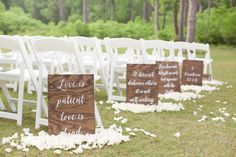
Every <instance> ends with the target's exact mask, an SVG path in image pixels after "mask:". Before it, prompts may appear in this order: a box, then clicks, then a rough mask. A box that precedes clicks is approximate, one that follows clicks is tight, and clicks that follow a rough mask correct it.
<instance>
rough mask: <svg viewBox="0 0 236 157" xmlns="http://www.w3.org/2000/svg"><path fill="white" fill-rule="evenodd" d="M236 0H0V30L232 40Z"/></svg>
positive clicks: (235, 27) (235, 30)
mask: <svg viewBox="0 0 236 157" xmlns="http://www.w3.org/2000/svg"><path fill="white" fill-rule="evenodd" d="M235 19H236V0H1V1H0V33H1V34H10V35H14V34H20V35H47V36H49V35H54V36H65V35H67V36H77V35H80V36H97V37H99V38H104V37H130V38H135V39H139V38H144V39H163V40H179V41H189V42H193V41H197V42H204V43H206V42H207V43H213V44H232V45H235V44H236V20H235Z"/></svg>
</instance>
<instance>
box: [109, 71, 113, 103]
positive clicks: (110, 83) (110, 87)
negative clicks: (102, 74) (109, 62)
mask: <svg viewBox="0 0 236 157" xmlns="http://www.w3.org/2000/svg"><path fill="white" fill-rule="evenodd" d="M113 78H114V70H113V67H111V74H110V80H109V93H108V101H113V85H114V80H113Z"/></svg>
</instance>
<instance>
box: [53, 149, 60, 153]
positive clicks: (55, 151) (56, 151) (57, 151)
mask: <svg viewBox="0 0 236 157" xmlns="http://www.w3.org/2000/svg"><path fill="white" fill-rule="evenodd" d="M53 153H54V154H61V150H59V149H57V150H54V151H53Z"/></svg>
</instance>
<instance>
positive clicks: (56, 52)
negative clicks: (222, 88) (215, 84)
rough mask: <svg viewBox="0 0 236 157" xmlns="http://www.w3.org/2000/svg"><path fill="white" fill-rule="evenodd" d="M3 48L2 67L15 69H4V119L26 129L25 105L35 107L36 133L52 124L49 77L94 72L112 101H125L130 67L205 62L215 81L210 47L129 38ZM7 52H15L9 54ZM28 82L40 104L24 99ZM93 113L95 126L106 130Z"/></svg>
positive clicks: (28, 42) (0, 39)
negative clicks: (15, 122) (24, 119)
mask: <svg viewBox="0 0 236 157" xmlns="http://www.w3.org/2000/svg"><path fill="white" fill-rule="evenodd" d="M0 49H1V52H0V54H1V55H0V67H1V65H2V64H10V65H11V66H10V67H9V66H8V67H7V68H8V69H6V66H2V67H3V68H1V69H0V88H1V90H2V92H3V95H4V96H5V98H6V101H7V103H8V105H9V107H10V110H11V112H8V111H7V110H6V109H7V108H8V107H6V105H4V103H3V101H2V99H1V98H0V110H1V112H0V117H3V118H9V119H15V120H17V124H18V125H22V113H23V104H25V103H36V122H35V127H36V128H39V127H40V125H47V124H48V122H47V119H46V118H47V114H48V110H47V103H46V100H45V96H44V92H46V91H47V75H48V74H78V73H80V74H85V73H92V74H94V75H95V80H100V81H96V87H98V88H100V87H101V88H104V89H105V92H106V93H107V95H108V100H109V101H116V100H119V101H125V96H124V93H123V91H124V90H123V89H125V88H126V86H125V84H124V80H125V73H126V64H127V63H137V64H142V63H153V64H155V62H156V61H178V62H179V63H180V65H181V64H182V61H183V60H184V59H192V60H203V61H204V73H209V74H210V75H211V76H212V66H211V63H212V59H211V57H210V50H209V45H208V44H200V43H186V42H173V41H162V40H143V39H140V40H135V39H129V38H113V39H110V38H105V39H104V40H100V39H97V38H96V37H94V38H89V37H61V38H56V37H42V36H33V37H30V36H23V37H21V36H0ZM7 50H8V51H9V50H11V51H9V52H8V53H5V52H4V51H7ZM198 50H200V51H201V53H204V55H202V58H200V57H197V53H198ZM184 51H186V55H184ZM7 60H8V61H7ZM9 60H11V62H10V61H9ZM25 82H27V84H28V86H27V89H28V92H29V93H31V92H32V91H35V93H36V95H37V100H36V101H32V100H30V101H29V100H28V101H27V100H24V95H25V94H24V84H25ZM17 83H18V84H17ZM9 88H13V89H14V91H18V99H15V98H12V97H11V96H10V92H9V90H8V89H9ZM114 91H115V92H114ZM116 93H118V95H117V94H116ZM95 109H96V119H97V123H98V124H99V125H102V123H101V118H100V115H99V112H98V110H97V108H95ZM43 117H46V118H43Z"/></svg>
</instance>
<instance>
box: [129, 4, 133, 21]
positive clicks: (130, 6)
mask: <svg viewBox="0 0 236 157" xmlns="http://www.w3.org/2000/svg"><path fill="white" fill-rule="evenodd" d="M129 20H130V21H131V20H134V1H133V0H129Z"/></svg>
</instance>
